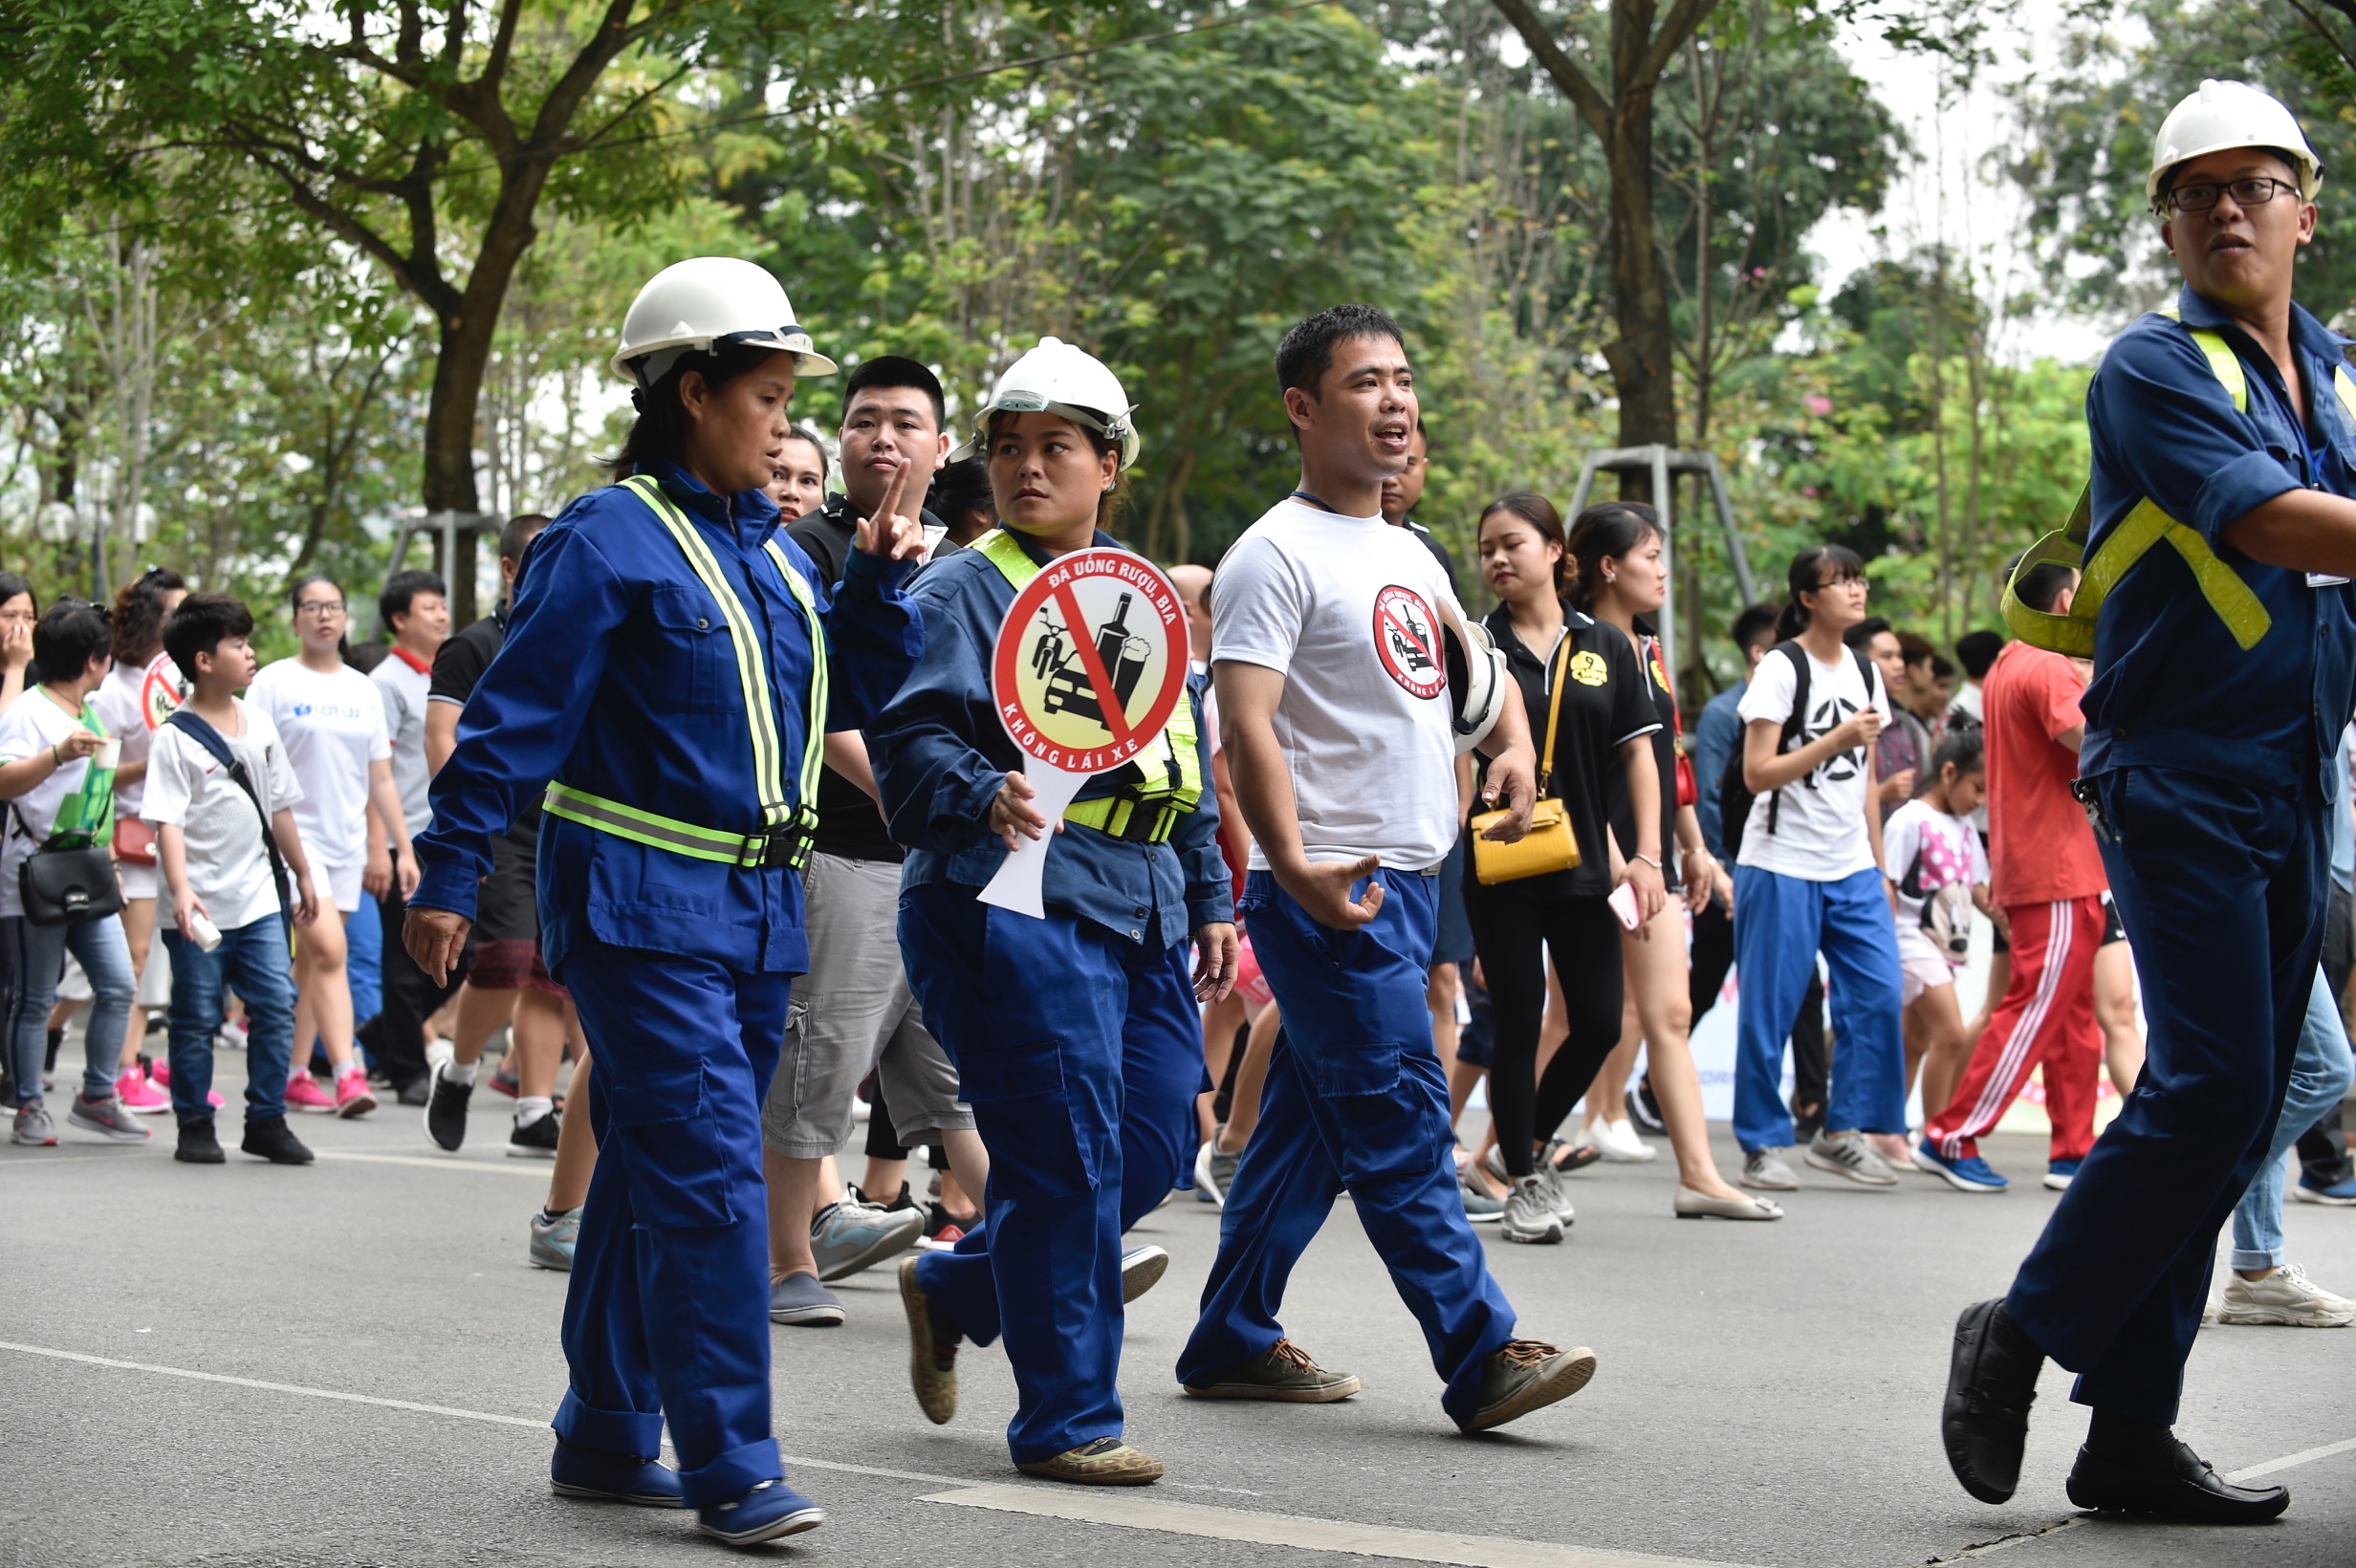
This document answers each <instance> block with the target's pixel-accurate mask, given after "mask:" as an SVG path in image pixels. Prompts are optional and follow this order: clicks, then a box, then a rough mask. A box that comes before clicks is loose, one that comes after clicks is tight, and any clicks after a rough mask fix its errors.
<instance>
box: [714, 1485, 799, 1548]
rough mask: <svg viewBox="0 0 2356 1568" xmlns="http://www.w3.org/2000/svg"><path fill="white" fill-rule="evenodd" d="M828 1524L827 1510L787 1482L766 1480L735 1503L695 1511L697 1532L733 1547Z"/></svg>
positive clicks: (758, 1542) (795, 1533) (752, 1544)
mask: <svg viewBox="0 0 2356 1568" xmlns="http://www.w3.org/2000/svg"><path fill="white" fill-rule="evenodd" d="M825 1522H826V1511H825V1510H823V1509H821V1508H819V1507H818V1504H816V1503H814V1502H812V1501H811V1500H810V1499H809V1498H807V1497H805V1496H803V1495H802V1494H801V1493H800V1492H796V1491H795V1490H794V1489H793V1488H792V1487H789V1486H787V1485H786V1484H785V1483H784V1482H783V1481H763V1482H762V1483H761V1484H760V1485H759V1486H757V1487H754V1488H753V1490H752V1491H751V1492H746V1493H745V1494H744V1495H743V1496H741V1497H739V1498H737V1499H735V1500H734V1501H733V1502H727V1503H714V1504H712V1505H711V1506H710V1507H709V1508H699V1509H697V1510H696V1511H695V1528H696V1531H697V1533H698V1534H700V1535H709V1536H710V1537H711V1538H712V1539H714V1540H719V1541H726V1542H728V1544H729V1545H731V1546H757V1545H759V1544H760V1543H761V1542H763V1541H774V1540H776V1539H778V1538H779V1537H780V1536H785V1535H800V1534H801V1533H802V1532H803V1531H805V1530H816V1529H817V1528H818V1526H820V1525H822V1524H824V1523H825Z"/></svg>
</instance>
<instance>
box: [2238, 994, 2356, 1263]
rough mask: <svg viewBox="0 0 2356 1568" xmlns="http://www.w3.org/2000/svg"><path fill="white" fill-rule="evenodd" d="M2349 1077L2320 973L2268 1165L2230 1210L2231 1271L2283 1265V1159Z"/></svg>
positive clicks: (2342, 1030) (2350, 1064)
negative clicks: (2231, 1239)
mask: <svg viewBox="0 0 2356 1568" xmlns="http://www.w3.org/2000/svg"><path fill="white" fill-rule="evenodd" d="M2351 1078H2356V1057H2351V1056H2350V1055H2349V1052H2348V1043H2347V1026H2346V1025H2345V1024H2343V1023H2342V1022H2341V1021H2340V1006H2339V1003H2337V1002H2336V1001H2334V1000H2333V999H2332V994H2331V987H2330V986H2329V985H2328V984H2327V983H2326V982H2325V981H2324V979H2323V974H2322V973H2321V972H2320V971H2319V972H2318V973H2317V974H2316V976H2315V994H2314V995H2313V996H2311V997H2310V998H2308V1001H2307V1021H2306V1023H2305V1024H2304V1025H2302V1026H2301V1029H2300V1031H2299V1054H2298V1055H2297V1056H2293V1057H2292V1058H2291V1086H2290V1090H2289V1092H2288V1093H2287V1094H2285V1095H2284V1096H2283V1097H2282V1115H2281V1117H2280V1119H2279V1120H2278V1121H2277V1122H2275V1124H2274V1140H2273V1142H2272V1143H2269V1144H2268V1145H2267V1147H2266V1163H2265V1164H2264V1165H2260V1166H2258V1175H2257V1177H2256V1178H2255V1179H2254V1180H2252V1181H2251V1183H2250V1190H2249V1191H2247V1192H2244V1193H2243V1194H2242V1195H2241V1201H2240V1202H2239V1203H2237V1204H2236V1205H2235V1206H2234V1260H2233V1264H2232V1267H2234V1268H2236V1269H2279V1268H2280V1267H2281V1266H2282V1172H2283V1161H2282V1157H2283V1156H2284V1155H2285V1154H2287V1153H2289V1152H2290V1146H2291V1145H2292V1144H2293V1143H2298V1142H2299V1135H2300V1134H2301V1133H2303V1132H2305V1131H2306V1130H2307V1129H2308V1128H2309V1127H2311V1126H2313V1125H2315V1121H2316V1118H2318V1117H2320V1116H2322V1115H2323V1113H2324V1112H2325V1111H2327V1110H2329V1109H2331V1108H2332V1107H2333V1106H2334V1105H2337V1104H2338V1103H2340V1100H2341V1099H2342V1098H2343V1097H2344V1096H2345V1095H2346V1093H2347V1087H2348V1083H2349V1081H2350V1079H2351Z"/></svg>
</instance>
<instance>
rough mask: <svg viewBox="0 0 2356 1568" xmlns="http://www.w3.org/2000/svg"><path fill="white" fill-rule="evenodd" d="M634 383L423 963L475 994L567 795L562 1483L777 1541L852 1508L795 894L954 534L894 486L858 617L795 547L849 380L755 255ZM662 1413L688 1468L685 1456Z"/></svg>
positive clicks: (475, 755) (516, 615) (681, 278)
mask: <svg viewBox="0 0 2356 1568" xmlns="http://www.w3.org/2000/svg"><path fill="white" fill-rule="evenodd" d="M614 365H615V369H616V370H617V371H619V372H621V373H622V374H624V375H627V376H629V377H630V378H631V379H632V380H633V381H635V382H636V390H635V391H634V392H633V393H632V394H631V401H632V403H634V404H635V405H636V407H637V409H638V420H637V423H636V424H635V425H633V426H632V427H631V430H630V434H629V437H628V439H627V440H626V441H624V442H623V444H622V452H621V454H620V456H619V457H617V458H616V459H615V460H614V470H615V476H616V479H617V481H618V483H616V484H614V485H613V486H611V487H609V488H607V489H604V490H597V491H594V492H592V493H590V494H588V495H584V496H582V497H580V498H578V500H576V501H574V502H573V503H572V504H571V505H570V506H568V507H566V508H565V510H564V511H563V512H561V513H559V514H558V516H557V518H556V521H555V522H554V523H552V524H550V525H549V527H548V528H547V530H546V531H545V532H543V533H542V534H540V535H539V536H538V537H537V538H536V539H534V541H533V544H532V547H531V550H530V552H529V553H528V554H527V555H526V556H525V558H524V565H523V569H522V572H521V574H520V576H519V577H518V578H517V580H516V583H515V589H514V600H513V611H512V613H511V618H510V620H509V622H508V630H507V641H506V642H505V643H504V644H503V645H502V646H501V648H500V650H499V653H498V656H497V657H496V658H495V659H493V660H492V661H491V667H490V668H489V669H488V670H486V671H485V672H484V675H483V678H482V681H481V683H480V684H479V685H478V686H476V687H475V689H474V693H473V695H472V696H471V697H470V698H469V700H468V703H467V706H466V709H465V711H464V713H463V715H462V716H461V717H460V719H459V723H458V745H457V750H456V751H453V752H452V753H451V755H450V759H449V761H448V762H447V764H446V765H445V766H444V767H443V769H442V771H441V772H440V773H437V774H436V775H435V776H434V785H433V810H434V817H433V822H434V825H433V831H432V832H430V833H428V834H425V835H423V836H421V837H420V838H419V839H418V841H417V847H418V858H419V860H420V861H421V862H422V864H423V867H424V872H425V875H424V878H423V880H422V881H421V882H419V884H418V889H417V893H416V895H415V896H414V897H413V898H412V899H411V900H410V901H409V913H408V920H407V926H406V930H405V932H404V941H405V943H406V946H407V947H408V950H409V953H410V955H411V956H412V957H414V958H415V959H416V960H417V962H418V964H419V966H420V967H421V968H423V969H425V971H426V972H427V973H429V974H433V975H436V976H437V977H438V976H440V975H442V974H444V973H447V970H448V969H449V968H450V966H451V965H452V964H453V963H454V962H455V961H456V959H457V956H458V953H459V951H460V949H461V948H462V947H464V946H465V943H466V935H467V930H468V927H469V924H470V923H471V921H472V917H473V914H474V908H475V884H476V883H477V882H479V881H480V880H481V879H482V878H483V877H485V876H486V875H488V874H489V873H490V871H491V840H492V839H493V838H496V837H497V836H498V835H500V834H503V833H505V832H506V831H507V830H508V827H509V825H510V824H511V823H512V822H513V820H514V819H515V816H516V814H517V812H518V811H519V810H521V809H522V807H523V805H524V803H525V802H526V801H527V800H530V799H533V798H535V797H539V798H541V800H542V805H543V806H544V808H545V816H544V817H543V819H542V826H541V830H540V854H539V904H540V941H541V945H542V949H543V952H544V953H545V956H546V959H547V963H548V968H549V970H550V972H551V973H552V974H554V975H555V976H556V979H557V980H558V981H559V982H560V983H561V984H563V985H564V986H565V987H566V988H567V989H568V990H569V991H571V992H572V994H573V999H574V1001H575V1003H576V1004H578V1007H579V1010H580V1018H581V1024H582V1026H583V1028H584V1029H585V1030H586V1032H587V1034H588V1036H589V1043H590V1048H591V1050H592V1052H593V1054H594V1055H595V1056H596V1057H597V1063H598V1092H597V1094H596V1096H595V1097H594V1099H593V1100H592V1114H593V1117H594V1122H595V1129H596V1132H597V1137H598V1145H599V1150H600V1155H599V1159H598V1165H597V1174H596V1175H595V1177H594V1178H593V1179H592V1180H591V1182H590V1187H589V1197H588V1202H587V1204H586V1206H585V1208H584V1210H583V1213H582V1218H581V1227H580V1239H579V1242H578V1249H577V1251H576V1252H575V1255H574V1265H573V1274H572V1279H571V1284H570V1288H569V1293H568V1295H567V1296H566V1300H565V1309H564V1349H565V1357H566V1360H567V1361H569V1362H570V1364H571V1368H572V1385H571V1387H570V1388H569V1389H568V1390H567V1391H566V1393H565V1396H564V1403H563V1405H562V1406H561V1407H560V1408H559V1409H558V1410H557V1412H556V1422H555V1426H556V1437H557V1443H556V1455H555V1458H554V1461H553V1463H552V1470H551V1474H552V1479H553V1483H554V1486H555V1489H556V1492H558V1493H560V1494H562V1495H566V1496H573V1497H585V1498H597V1499H605V1500H611V1501H619V1502H629V1503H638V1504H642V1505H644V1506H648V1507H656V1508H680V1507H687V1508H693V1509H695V1510H697V1511H698V1518H697V1528H698V1529H699V1530H700V1531H702V1532H703V1533H704V1534H706V1535H714V1536H717V1537H718V1538H720V1539H721V1540H724V1541H727V1542H729V1543H731V1544H733V1545H746V1544H750V1543H752V1542H755V1541H763V1540H770V1539H774V1538H775V1537H777V1536H780V1535H793V1534H795V1533H796V1532H798V1531H803V1530H808V1529H810V1528H812V1527H813V1526H815V1525H817V1524H818V1523H819V1522H820V1519H821V1517H822V1515H821V1514H819V1512H818V1509H817V1508H816V1507H815V1506H813V1505H812V1504H811V1503H810V1502H809V1500H808V1499H806V1498H804V1497H802V1496H800V1495H798V1494H797V1493H796V1492H794V1491H793V1489H791V1488H790V1487H788V1486H786V1484H785V1482H784V1479H783V1476H784V1471H783V1469H782V1467H781V1465H780V1463H779V1460H778V1454H777V1445H776V1441H775V1439H774V1437H772V1436H771V1433H770V1397H769V1396H770V1385H769V1314H768V1299H769V1262H768V1235H767V1229H766V1222H765V1217H764V1216H765V1213H766V1205H765V1202H764V1195H763V1194H764V1189H763V1187H762V1182H761V1139H760V1106H761V1097H762V1095H763V1094H764V1093H766V1092H767V1090H768V1087H769V1080H770V1077H771V1074H772V1073H773V1072H774V1069H775V1067H776V1062H777V1049H778V1042H779V1041H780V1040H781V1039H782V1038H783V1037H784V1034H785V1014H786V1003H787V997H788V992H789V989H790V987H791V984H792V981H793V977H794V976H795V975H796V973H798V972H800V970H801V969H803V968H804V966H805V964H806V962H807V950H808V949H807V944H806V942H805V941H804V938H803V934H802V889H801V880H800V878H799V876H798V875H796V871H797V868H798V867H799V865H800V863H801V860H802V858H803V855H804V853H805V851H806V848H807V845H808V842H809V831H810V826H811V824H812V822H813V821H814V819H815V815H816V814H815V811H814V809H813V801H814V798H815V796H816V794H817V790H818V756H819V751H820V748H821V744H822V741H823V738H824V731H825V730H826V729H827V727H828V725H829V724H830V723H831V724H832V725H833V726H834V727H835V728H838V729H849V728H856V727H858V726H860V725H862V724H863V723H865V722H866V721H867V719H868V718H869V717H870V716H871V715H872V714H873V712H874V711H875V709H876V708H878V707H880V706H881V704H882V703H883V700H884V699H886V698H888V697H889V696H890V695H891V693H892V690H893V688H894V687H896V686H898V685H899V684H900V680H901V677H902V676H904V675H905V673H906V672H907V670H908V668H909V667H910V665H911V664H913V663H914V661H915V658H916V655H917V653H918V652H919V650H920V649H921V648H922V646H923V642H922V639H921V636H920V633H919V629H918V627H917V626H916V624H915V621H914V618H913V617H912V616H911V615H910V614H909V612H908V608H907V603H906V600H905V599H902V598H901V596H900V594H899V593H898V592H897V589H896V587H895V586H894V585H895V584H896V583H897V581H898V580H899V578H900V577H902V576H904V575H905V571H906V567H905V565H903V564H901V563H903V562H905V560H907V559H908V558H909V557H911V556H913V555H915V554H916V553H917V552H918V550H919V549H920V548H921V547H922V544H923V535H922V533H921V531H920V530H919V529H918V527H917V525H916V523H915V521H914V520H913V519H912V518H910V517H907V516H903V515H900V512H901V507H900V504H899V501H900V495H899V489H898V487H897V485H895V487H894V489H893V490H892V492H891V494H890V495H889V496H887V497H886V499H885V502H884V504H883V507H881V508H879V509H878V512H879V519H878V520H875V521H870V522H867V523H862V525H861V528H860V534H859V539H858V544H859V549H858V551H857V552H855V553H854V554H853V555H852V556H851V558H850V563H849V565H848V567H847V568H846V570H845V572H844V574H843V580H842V582H841V584H840V586H839V587H836V588H834V590H833V593H832V595H831V596H830V594H829V584H827V582H826V581H825V580H824V579H823V578H822V577H820V576H819V575H818V572H817V570H816V569H815V568H814V567H813V566H812V564H811V562H810V559H809V557H808V556H806V555H803V554H802V552H801V551H800V549H799V548H798V547H797V546H796V545H795V544H793V543H792V542H791V541H789V540H788V539H787V538H786V536H785V534H784V531H783V530H781V529H780V528H779V527H778V526H777V508H776V506H775V504H774V503H773V502H772V501H771V500H770V499H769V497H768V496H767V495H765V494H763V493H762V487H763V486H764V485H766V484H767V483H768V482H769V478H770V475H771V472H772V470H773V469H774V468H775V466H776V461H775V460H776V458H777V457H778V455H779V453H780V452H781V451H782V449H783V447H784V446H785V443H786V442H787V440H788V439H789V433H790V426H789V425H788V414H787V410H788V408H789V406H790V404H791V403H792V402H793V396H794V383H795V380H796V376H797V375H808V374H818V375H825V374H829V373H831V372H832V371H833V370H834V368H835V366H834V363H833V362H832V361H831V360H829V359H825V358H823V357H821V356H820V355H818V354H817V353H815V352H813V351H812V348H811V343H810V338H809V336H808V335H807V334H806V333H804V332H803V331H802V330H801V329H800V328H799V327H797V326H796V325H795V324H794V316H793V307H792V306H791V305H790V304H789V303H788V302H787V300H786V296H785V291H784V290H783V289H781V288H779V287H778V285H777V282H776V280H775V279H774V278H773V277H771V276H770V275H769V274H768V273H767V272H763V271H762V270H761V269H760V268H758V267H755V266H753V264H752V263H750V262H743V261H735V260H730V259H726V258H720V257H701V258H698V259H696V260H692V261H685V262H681V263H679V264H678V265H677V266H675V267H671V268H669V269H667V270H665V272H661V273H659V274H657V276H656V277H655V278H654V279H653V281H651V282H649V283H648V284H647V285H646V286H645V288H644V289H643V290H641V291H640V292H639V296H638V299H637V300H636V302H635V303H633V304H632V305H631V307H630V314H629V316H628V317H627V318H626V320H625V321H624V323H623V326H622V348H621V352H620V353H619V354H618V355H616V357H615V360H614ZM908 510H910V511H913V507H912V506H911V507H910V508H909V509H908ZM830 597H831V599H832V603H831V604H830V603H829V599H830ZM543 792H544V794H543ZM665 1421H667V1422H668V1423H669V1425H670V1433H671V1442H672V1445H673V1446H674V1447H675V1448H677V1450H678V1453H679V1469H678V1470H676V1471H673V1470H668V1469H665V1467H663V1466H661V1465H659V1464H657V1463H656V1462H655V1455H656V1454H657V1453H658V1452H659V1451H660V1449H661V1443H662V1435H663V1426H664V1424H665Z"/></svg>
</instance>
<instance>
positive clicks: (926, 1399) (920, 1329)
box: [900, 1257, 965, 1426]
mask: <svg viewBox="0 0 2356 1568" xmlns="http://www.w3.org/2000/svg"><path fill="white" fill-rule="evenodd" d="M916 1263H917V1260H916V1259H915V1258H912V1257H911V1258H907V1259H905V1260H904V1261H903V1262H902V1263H901V1265H900V1304H901V1306H903V1307H904V1308H905V1309H906V1310H907V1314H908V1383H909V1385H910V1386H911V1387H913V1388H914V1389H915V1390H916V1403H917V1405H918V1406H919V1407H920V1408H921V1409H923V1411H924V1412H925V1419H926V1420H927V1421H929V1422H931V1423H932V1424H933V1425H934V1426H946V1425H948V1423H949V1417H951V1416H953V1415H955V1414H956V1413H957V1341H958V1340H960V1339H964V1338H965V1336H964V1335H963V1334H961V1333H959V1332H958V1330H957V1325H956V1324H954V1323H952V1322H950V1321H949V1318H948V1316H947V1315H946V1314H945V1313H943V1312H942V1311H941V1309H940V1308H938V1307H936V1306H934V1305H933V1304H932V1297H930V1296H927V1295H926V1294H925V1287H924V1286H922V1285H919V1284H918V1283H917V1282H916Z"/></svg>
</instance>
